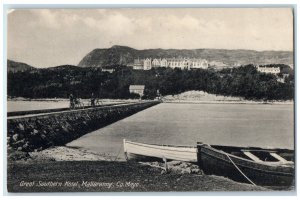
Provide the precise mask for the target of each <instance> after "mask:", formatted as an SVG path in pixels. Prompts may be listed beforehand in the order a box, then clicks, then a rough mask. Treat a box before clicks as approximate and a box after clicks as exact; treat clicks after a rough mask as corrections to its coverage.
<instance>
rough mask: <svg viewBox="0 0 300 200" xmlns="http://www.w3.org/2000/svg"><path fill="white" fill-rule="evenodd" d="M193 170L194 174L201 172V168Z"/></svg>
mask: <svg viewBox="0 0 300 200" xmlns="http://www.w3.org/2000/svg"><path fill="white" fill-rule="evenodd" d="M191 172H192V174H199V172H200V169H192V170H191Z"/></svg>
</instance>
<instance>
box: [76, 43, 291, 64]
mask: <svg viewBox="0 0 300 200" xmlns="http://www.w3.org/2000/svg"><path fill="white" fill-rule="evenodd" d="M147 57H151V58H171V57H189V58H204V59H206V60H208V61H209V62H212V63H216V62H219V63H224V64H225V65H228V66H230V65H246V64H259V65H265V64H274V63H275V64H286V65H291V64H293V52H291V51H253V50H225V49H193V50H187V49H145V50H137V49H133V48H130V47H126V46H112V47H111V48H108V49H94V50H92V51H91V52H90V53H88V54H87V55H86V56H85V57H84V58H83V59H82V60H81V61H80V62H79V64H78V66H80V67H103V66H113V65H128V64H131V63H133V60H134V59H135V58H147Z"/></svg>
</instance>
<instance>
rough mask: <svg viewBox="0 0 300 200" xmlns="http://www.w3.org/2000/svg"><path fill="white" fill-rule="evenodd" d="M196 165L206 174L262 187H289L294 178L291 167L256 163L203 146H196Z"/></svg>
mask: <svg viewBox="0 0 300 200" xmlns="http://www.w3.org/2000/svg"><path fill="white" fill-rule="evenodd" d="M198 163H199V166H200V167H201V169H202V170H203V171H204V172H205V173H206V174H214V175H219V176H224V177H228V178H230V179H232V180H235V181H239V182H245V183H251V182H250V181H252V182H253V183H254V184H256V185H262V186H290V185H293V181H294V177H295V176H294V167H293V166H291V165H281V166H279V165H277V166H276V165H268V164H263V163H257V162H253V161H250V160H246V159H242V158H239V157H237V156H233V155H230V154H227V153H223V152H221V151H219V150H216V149H214V148H212V147H209V146H203V145H198ZM233 163H234V164H233ZM243 174H244V175H243ZM246 177H247V178H248V179H247V178H246ZM249 179H250V181H249Z"/></svg>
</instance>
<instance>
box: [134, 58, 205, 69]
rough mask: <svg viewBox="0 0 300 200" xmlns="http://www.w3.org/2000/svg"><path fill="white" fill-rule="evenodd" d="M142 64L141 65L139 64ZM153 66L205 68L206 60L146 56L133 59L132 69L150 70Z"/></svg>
mask: <svg viewBox="0 0 300 200" xmlns="http://www.w3.org/2000/svg"><path fill="white" fill-rule="evenodd" d="M141 65H143V67H142V66H141ZM153 67H170V68H173V69H175V68H180V69H188V70H190V69H207V68H208V62H207V60H205V59H195V58H192V59H190V58H154V59H152V58H146V59H142V60H140V59H135V60H134V65H133V69H136V70H138V69H140V70H141V69H143V70H150V69H151V68H153Z"/></svg>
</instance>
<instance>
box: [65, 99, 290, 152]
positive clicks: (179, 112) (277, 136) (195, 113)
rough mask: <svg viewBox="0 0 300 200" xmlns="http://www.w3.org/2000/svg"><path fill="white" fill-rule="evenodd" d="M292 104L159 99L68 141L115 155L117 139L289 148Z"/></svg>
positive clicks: (117, 148)
mask: <svg viewBox="0 0 300 200" xmlns="http://www.w3.org/2000/svg"><path fill="white" fill-rule="evenodd" d="M293 127H294V122H293V105H265V104H264V105H263V104H257V105H254V104H167V103H165V104H159V105H157V106H154V107H151V108H149V109H146V110H144V111H141V112H139V113H137V114H135V115H133V116H130V117H128V118H126V119H123V120H120V121H118V122H116V123H114V124H111V125H109V126H107V127H104V128H102V129H99V130H97V131H94V132H92V133H89V134H87V135H84V136H83V137H81V138H79V139H77V140H75V141H73V142H71V143H69V144H68V146H76V147H81V148H84V149H89V150H92V151H96V152H99V153H104V152H105V153H108V154H112V155H117V154H118V152H119V151H120V152H121V154H120V155H122V156H123V154H122V152H123V149H122V147H123V146H122V139H123V138H126V139H128V140H132V141H137V142H145V143H154V144H173V145H192V146H194V145H196V143H197V142H200V141H201V142H205V143H209V144H220V145H235V146H258V147H278V148H290V149H293V148H294V128H293Z"/></svg>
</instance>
